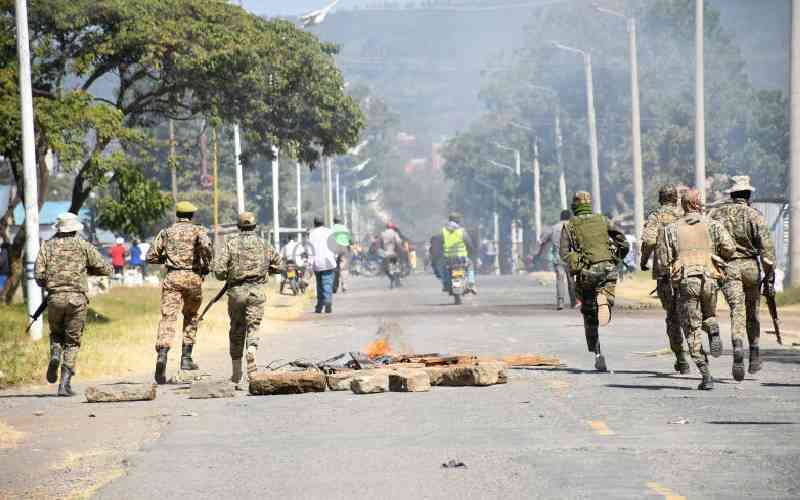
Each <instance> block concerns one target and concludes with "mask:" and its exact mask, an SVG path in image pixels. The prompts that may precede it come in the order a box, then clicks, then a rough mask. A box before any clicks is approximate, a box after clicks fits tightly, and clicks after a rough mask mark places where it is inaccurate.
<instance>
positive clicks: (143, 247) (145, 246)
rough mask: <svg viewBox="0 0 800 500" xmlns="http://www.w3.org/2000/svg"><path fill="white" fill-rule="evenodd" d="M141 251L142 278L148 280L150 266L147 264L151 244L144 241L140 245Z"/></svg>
mask: <svg viewBox="0 0 800 500" xmlns="http://www.w3.org/2000/svg"><path fill="white" fill-rule="evenodd" d="M139 251H140V254H141V256H142V277H144V278H147V273H148V264H147V258H146V257H147V252H149V251H150V243H148V242H146V241H142V242H141V243H139Z"/></svg>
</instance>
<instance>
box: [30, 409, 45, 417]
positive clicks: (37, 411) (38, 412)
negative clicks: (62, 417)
mask: <svg viewBox="0 0 800 500" xmlns="http://www.w3.org/2000/svg"><path fill="white" fill-rule="evenodd" d="M33 414H34V415H35V416H37V417H41V416H42V415H44V412H43V411H42V410H36V411H35V412H33Z"/></svg>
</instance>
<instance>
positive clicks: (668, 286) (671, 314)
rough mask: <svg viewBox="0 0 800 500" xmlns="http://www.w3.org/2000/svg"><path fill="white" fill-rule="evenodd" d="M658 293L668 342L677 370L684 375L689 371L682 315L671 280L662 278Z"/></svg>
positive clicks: (658, 282)
mask: <svg viewBox="0 0 800 500" xmlns="http://www.w3.org/2000/svg"><path fill="white" fill-rule="evenodd" d="M656 292H657V294H658V298H659V300H660V301H661V307H662V308H663V309H664V312H665V313H666V318H665V323H666V327H667V340H669V348H670V349H671V350H672V352H673V353H674V354H675V370H677V371H680V372H681V373H684V372H686V371H687V370H688V364H689V362H688V359H687V356H686V350H685V349H684V347H683V333H682V332H681V322H680V314H679V313H678V297H677V294H676V293H675V289H674V288H673V287H672V280H671V279H670V278H660V279H659V280H658V281H657V285H656Z"/></svg>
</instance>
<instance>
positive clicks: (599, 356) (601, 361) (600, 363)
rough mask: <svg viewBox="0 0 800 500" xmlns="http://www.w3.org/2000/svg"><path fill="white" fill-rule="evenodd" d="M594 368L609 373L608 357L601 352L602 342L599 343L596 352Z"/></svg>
mask: <svg viewBox="0 0 800 500" xmlns="http://www.w3.org/2000/svg"><path fill="white" fill-rule="evenodd" d="M594 368H595V369H596V370H597V371H599V372H607V371H608V367H607V366H606V357H605V356H603V353H602V352H600V342H599V341H598V342H597V344H596V346H595V351H594Z"/></svg>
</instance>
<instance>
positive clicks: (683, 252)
mask: <svg viewBox="0 0 800 500" xmlns="http://www.w3.org/2000/svg"><path fill="white" fill-rule="evenodd" d="M675 232H676V239H677V250H678V252H677V253H678V258H677V260H676V261H675V264H674V268H673V274H672V275H673V277H675V278H680V277H682V276H699V275H703V274H708V275H709V276H711V277H714V278H718V277H719V276H718V273H717V270H716V267H715V266H714V262H713V260H712V259H711V256H712V255H713V254H714V244H713V242H712V241H711V236H710V235H709V231H708V223H706V222H698V223H696V224H689V223H688V222H687V221H686V219H681V220H679V221H678V222H676V223H675Z"/></svg>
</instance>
